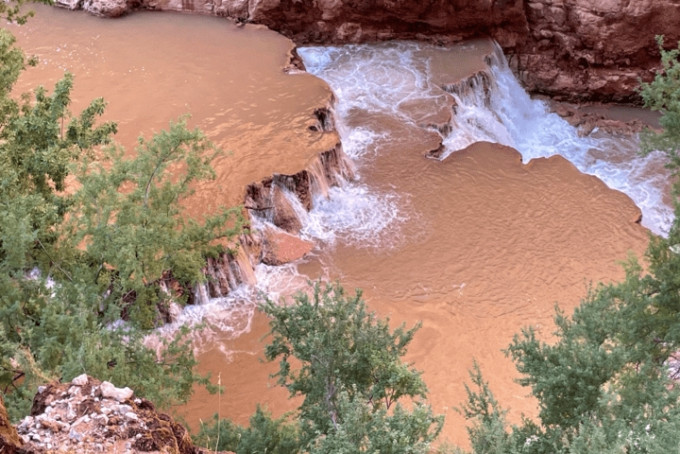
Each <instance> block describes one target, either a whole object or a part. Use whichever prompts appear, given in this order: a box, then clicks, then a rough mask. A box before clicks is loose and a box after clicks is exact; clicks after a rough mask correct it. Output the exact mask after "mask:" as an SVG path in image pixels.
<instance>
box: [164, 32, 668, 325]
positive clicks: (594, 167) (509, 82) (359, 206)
mask: <svg viewBox="0 0 680 454" xmlns="http://www.w3.org/2000/svg"><path fill="white" fill-rule="evenodd" d="M298 53H299V55H300V56H301V58H302V59H303V61H304V65H305V67H306V68H307V71H308V72H310V73H312V74H314V75H317V76H318V77H321V78H322V79H324V80H326V82H327V83H328V84H329V85H330V86H331V88H332V89H333V91H334V94H335V99H334V100H333V105H332V106H327V107H326V108H322V109H318V110H317V111H316V112H315V117H316V119H317V122H316V124H315V125H313V126H312V127H313V128H316V129H317V130H318V131H321V132H325V133H336V130H337V133H338V134H339V136H340V139H341V142H342V144H341V143H340V142H339V143H337V144H336V145H335V147H333V148H332V149H330V150H327V151H325V152H322V153H320V154H319V155H318V156H317V157H316V158H314V159H312V161H310V163H309V164H308V165H307V166H306V168H305V169H303V170H301V171H300V172H298V173H296V174H292V175H279V174H275V175H272V176H271V177H268V178H265V179H263V180H261V181H258V182H253V183H251V184H250V185H248V186H247V188H246V191H245V198H244V205H245V207H246V209H247V210H248V213H249V215H250V219H251V226H252V227H253V229H252V230H251V232H250V233H248V234H244V235H242V236H241V238H240V246H239V248H238V252H237V253H236V254H232V255H225V256H223V257H220V258H218V259H211V260H209V262H208V265H207V267H206V275H207V276H208V278H209V280H208V282H207V283H206V284H204V285H201V286H198V287H197V288H196V289H195V291H194V297H193V302H194V303H195V305H193V306H191V307H189V308H187V309H185V311H184V313H183V314H182V315H180V316H179V317H178V318H177V320H178V322H180V323H181V322H182V321H192V320H193V321H197V320H202V317H209V319H210V321H211V324H215V325H217V326H218V327H219V328H220V329H222V330H223V331H227V332H233V333H234V334H238V333H240V332H243V331H244V330H247V329H248V328H249V319H250V317H251V316H252V311H253V310H254V309H253V304H252V301H254V300H256V299H257V298H258V295H261V294H262V293H264V294H268V295H269V296H270V297H273V298H276V297H277V296H278V295H281V294H287V293H291V292H293V291H294V290H296V289H299V288H301V287H303V286H304V284H305V281H306V277H305V276H304V275H301V274H300V273H299V272H298V270H297V267H296V264H295V263H290V260H285V261H281V260H277V259H276V258H272V250H274V249H276V248H278V247H282V246H280V245H281V243H280V242H279V243H277V241H278V240H276V239H272V235H274V236H276V237H277V238H283V239H284V240H285V241H287V242H290V241H300V242H302V243H304V244H308V245H309V246H307V249H304V247H305V246H304V245H303V246H300V244H302V243H296V245H297V246H300V247H301V248H302V249H300V250H303V251H304V253H301V254H299V255H298V256H296V257H293V260H292V261H293V262H295V258H301V257H302V256H303V255H304V254H305V253H308V252H309V251H311V250H312V249H314V248H315V247H316V248H318V247H323V248H332V247H333V244H334V243H335V242H336V241H337V240H338V239H341V241H342V242H343V243H344V244H353V245H354V246H355V247H358V248H375V249H376V250H380V249H385V248H390V247H392V246H394V245H395V244H397V243H399V241H402V240H403V238H404V236H405V235H406V234H405V233H404V232H402V231H401V227H400V226H401V224H402V223H403V222H404V220H405V219H406V218H407V217H414V216H415V217H417V216H418V212H417V207H410V208H409V209H405V207H407V206H408V194H398V193H397V192H396V191H394V190H391V189H390V188H389V187H387V188H382V189H376V188H375V187H374V186H371V185H370V184H367V182H364V181H363V179H364V178H365V177H364V176H363V173H364V172H363V169H364V167H366V166H370V165H371V163H372V162H373V161H375V160H377V159H389V153H390V152H391V147H393V146H394V144H393V140H394V139H393V138H392V137H391V133H388V132H386V131H388V129H385V128H384V126H386V125H389V126H390V127H396V128H397V129H399V130H400V131H402V133H403V134H405V136H406V137H409V136H411V138H412V140H413V141H414V142H417V143H418V146H422V144H431V145H430V146H429V147H427V148H429V150H430V151H428V152H426V153H425V156H426V157H430V158H435V159H438V160H442V161H443V160H446V159H447V158H448V157H449V156H451V155H452V153H456V152H457V151H458V150H462V149H464V148H466V147H468V146H469V145H471V144H473V143H475V142H479V141H488V142H493V143H498V144H502V145H508V146H511V147H513V148H515V149H517V150H518V151H519V152H520V153H521V155H522V160H523V161H524V162H525V163H526V162H529V161H531V160H533V159H537V158H547V157H550V156H554V155H561V156H563V157H565V158H566V159H567V160H569V161H570V162H572V163H573V164H574V165H575V166H576V167H577V168H578V169H579V170H580V171H581V172H584V173H588V174H591V175H595V176H597V177H598V178H600V179H601V180H602V181H604V182H605V183H606V184H607V185H608V186H609V187H611V188H614V189H617V190H620V191H622V192H624V193H626V194H627V195H628V196H629V197H631V198H632V199H633V200H634V201H635V203H636V204H637V205H638V207H640V209H641V210H642V212H643V218H642V222H643V224H644V225H645V226H647V227H648V228H650V229H651V230H652V231H654V232H655V233H660V234H663V233H664V232H665V231H666V230H667V228H668V226H669V225H670V222H671V220H672V210H671V209H670V207H669V206H667V205H665V204H664V203H663V198H662V194H663V191H665V190H666V187H665V184H666V183H665V174H663V173H660V172H659V167H660V165H659V161H660V158H659V157H658V156H654V155H652V156H649V157H647V158H644V159H642V158H639V157H638V156H637V154H636V148H637V142H636V140H635V139H634V138H631V137H616V136H612V135H607V134H601V133H598V132H597V131H594V133H592V134H590V135H587V136H580V135H579V132H578V130H577V129H576V128H574V127H573V126H571V125H569V124H568V123H567V122H566V121H565V120H563V119H562V118H561V117H559V116H558V115H556V114H554V113H551V112H550V111H549V109H548V107H547V105H546V104H545V103H544V102H542V101H537V100H533V99H531V98H530V97H529V95H528V94H527V93H526V92H525V91H524V90H523V89H522V87H521V86H520V85H519V83H518V82H517V80H516V78H515V77H514V75H513V74H512V72H511V71H510V69H509V68H508V65H507V62H506V60H505V57H504V55H503V53H502V51H501V50H500V48H499V47H498V46H497V45H495V44H493V43H491V42H489V41H476V42H469V43H465V44H462V45H457V46H453V47H438V46H434V45H429V44H423V43H414V42H391V43H382V44H372V45H347V46H332V47H307V48H299V49H298ZM449 53H453V54H455V55H456V58H455V59H451V58H450V55H449ZM480 53H481V54H484V55H486V57H484V58H482V59H480V58H479V55H480ZM449 60H452V61H453V60H455V61H456V62H457V63H456V65H455V66H451V67H449V66H447V64H448V63H445V62H447V61H449ZM442 62H444V63H442ZM395 125H397V126H395ZM414 146H415V145H414ZM386 156H387V157H386ZM394 165H397V166H398V162H397V163H395V164H394ZM631 221H634V219H631ZM408 234H409V235H413V232H409V233H408ZM291 238H294V239H291ZM297 246H296V247H297ZM274 255H275V254H274ZM244 301H249V302H247V303H244ZM229 311H232V312H229ZM217 314H221V315H219V316H218V315H217Z"/></svg>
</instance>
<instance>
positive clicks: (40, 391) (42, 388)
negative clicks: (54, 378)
mask: <svg viewBox="0 0 680 454" xmlns="http://www.w3.org/2000/svg"><path fill="white" fill-rule="evenodd" d="M45 388H47V386H38V394H42V393H43V391H45Z"/></svg>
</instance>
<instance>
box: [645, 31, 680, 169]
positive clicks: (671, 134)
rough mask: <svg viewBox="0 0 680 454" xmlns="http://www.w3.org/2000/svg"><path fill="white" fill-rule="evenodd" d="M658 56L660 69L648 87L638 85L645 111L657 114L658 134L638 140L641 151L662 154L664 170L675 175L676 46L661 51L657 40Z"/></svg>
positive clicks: (679, 119) (679, 133)
mask: <svg viewBox="0 0 680 454" xmlns="http://www.w3.org/2000/svg"><path fill="white" fill-rule="evenodd" d="M656 39H657V42H658V44H659V50H660V52H661V65H662V69H661V70H660V71H659V72H657V74H656V76H655V77H654V80H653V81H652V82H650V83H642V84H641V86H640V95H641V96H642V99H643V101H644V103H645V107H648V108H650V109H652V110H654V111H658V112H660V113H661V119H660V124H661V127H662V131H661V132H659V133H655V132H652V131H647V132H646V133H645V134H644V135H643V137H642V139H643V140H642V151H643V152H644V153H649V152H650V151H652V150H660V151H663V152H664V153H665V154H666V156H667V157H668V166H669V167H670V168H672V169H674V170H676V171H677V169H678V168H679V167H680V156H679V155H678V148H679V147H678V145H679V144H680V142H679V141H678V138H680V91H679V90H678V87H679V86H680V62H679V61H678V57H679V56H680V43H679V45H678V48H676V49H671V50H664V48H663V36H657V38H656Z"/></svg>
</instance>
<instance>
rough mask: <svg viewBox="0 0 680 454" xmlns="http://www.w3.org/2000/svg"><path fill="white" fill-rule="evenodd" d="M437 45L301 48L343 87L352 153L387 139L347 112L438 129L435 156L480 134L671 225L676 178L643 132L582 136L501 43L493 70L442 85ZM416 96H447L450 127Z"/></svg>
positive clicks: (435, 100) (661, 226) (371, 149)
mask: <svg viewBox="0 0 680 454" xmlns="http://www.w3.org/2000/svg"><path fill="white" fill-rule="evenodd" d="M436 49H441V48H437V47H436V46H433V45H429V44H423V43H409V42H397V43H387V44H370V45H369V44H367V45H348V46H337V47H308V48H302V49H299V54H300V55H301V57H302V58H303V60H304V63H305V66H306V67H307V69H308V71H309V72H311V73H313V74H315V75H317V76H319V77H321V78H322V79H324V80H326V82H328V84H329V85H330V86H331V88H332V89H333V91H334V93H335V96H336V98H337V104H336V114H337V118H336V124H337V128H338V131H339V133H340V135H341V138H342V141H343V144H344V145H345V148H346V150H347V153H348V155H350V156H352V157H354V158H355V159H358V158H360V157H362V156H366V155H368V156H370V155H372V154H374V153H376V150H379V149H380V147H381V140H383V139H385V137H384V133H383V132H381V131H380V130H377V129H373V128H371V125H370V124H368V125H362V126H358V127H356V128H352V127H350V126H349V125H348V122H347V119H348V117H349V116H350V115H352V114H355V113H356V111H358V110H361V111H364V112H367V113H369V114H371V115H387V116H390V117H392V118H394V119H395V120H397V121H400V122H403V123H404V124H407V125H412V126H414V127H419V128H430V129H433V130H436V131H437V132H439V133H440V135H441V136H442V141H441V144H442V146H441V147H439V148H438V149H435V150H433V151H432V153H431V154H430V156H431V157H435V158H437V159H442V160H443V159H446V157H447V156H450V154H451V153H455V152H456V151H458V150H460V149H463V148H465V147H467V146H468V145H470V144H472V143H474V142H477V141H489V142H495V143H499V144H502V145H508V146H511V147H513V148H515V149H517V150H518V151H519V152H520V153H521V155H522V159H523V161H524V162H525V163H526V162H528V161H530V160H531V159H535V158H542V157H549V156H553V155H557V154H559V155H561V156H563V157H564V158H566V159H567V160H569V161H570V162H571V163H573V164H574V165H575V166H576V167H577V168H578V169H579V170H580V171H581V172H583V173H587V174H590V175H594V176H596V177H598V178H599V179H601V180H602V181H603V182H604V183H606V184H607V185H608V186H609V187H610V188H612V189H616V190H619V191H621V192H624V193H625V194H627V195H628V196H629V197H630V198H631V199H632V200H633V201H634V202H635V203H636V204H637V206H638V207H639V208H640V209H641V211H642V213H643V218H642V224H643V225H644V226H645V227H647V228H649V229H650V230H652V231H653V232H654V233H657V234H666V233H667V232H668V229H669V228H670V225H671V223H672V220H673V210H672V208H671V207H670V206H669V205H667V204H666V203H664V197H663V195H664V192H665V191H667V190H668V188H667V180H668V175H667V174H666V173H664V172H660V171H659V168H660V167H662V166H661V165H660V162H662V159H663V158H662V157H661V156H660V155H659V154H657V153H652V154H651V155H649V156H647V157H644V158H642V157H640V156H638V153H637V149H638V143H637V139H636V138H630V137H618V136H616V135H610V134H604V133H602V132H599V131H598V130H597V128H596V129H595V130H594V131H593V132H592V133H591V134H589V135H586V136H581V135H579V131H578V130H577V129H576V128H575V127H573V126H572V125H570V124H569V123H568V122H567V121H565V120H564V119H562V118H561V117H560V116H558V115H557V114H555V113H552V112H550V110H549V107H548V105H547V104H546V103H545V102H543V101H540V100H535V99H532V98H531V97H530V96H529V94H528V93H527V92H526V91H525V90H524V89H523V88H522V87H521V85H520V84H519V82H518V81H517V79H516V78H515V76H514V74H513V73H512V71H511V70H510V68H509V67H508V64H507V60H506V59H505V56H504V55H503V53H502V50H501V49H500V47H499V46H498V45H494V46H493V50H492V51H491V52H490V53H489V55H488V56H487V58H486V63H487V67H486V68H484V69H482V70H477V71H475V72H474V73H473V74H471V75H469V76H468V77H466V78H463V79H461V80H459V81H456V82H454V83H439V84H438V83H437V81H435V75H434V74H433V72H432V64H431V60H430V57H429V55H430V54H431V53H432V52H433V50H436ZM439 77H441V76H439ZM447 97H448V100H447V99H445V98H447ZM416 102H418V103H430V105H431V110H432V111H436V110H441V109H442V106H443V105H446V104H447V102H448V103H449V104H450V105H451V110H452V112H451V115H450V120H449V125H448V127H444V128H442V127H437V128H433V127H432V125H431V124H429V123H427V122H425V121H424V119H423V114H422V112H421V111H420V110H418V109H413V108H412V106H413V105H414V103H416ZM359 167H360V165H359ZM391 216H392V217H394V218H395V219H397V218H398V216H393V215H391Z"/></svg>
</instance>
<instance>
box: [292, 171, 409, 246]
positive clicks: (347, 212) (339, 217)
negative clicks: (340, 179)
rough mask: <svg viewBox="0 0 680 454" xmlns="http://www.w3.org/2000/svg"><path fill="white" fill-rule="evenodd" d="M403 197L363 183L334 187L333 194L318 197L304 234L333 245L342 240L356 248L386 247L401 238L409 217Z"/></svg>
mask: <svg viewBox="0 0 680 454" xmlns="http://www.w3.org/2000/svg"><path fill="white" fill-rule="evenodd" d="M403 198H404V197H402V196H399V195H397V194H396V193H395V192H378V191H375V190H372V189H370V188H369V187H368V186H366V185H363V184H359V183H348V184H345V185H343V186H340V187H333V188H331V190H330V193H329V197H328V198H323V197H319V198H317V199H315V200H314V209H313V210H312V211H311V212H310V213H309V217H308V221H307V223H306V224H305V226H304V228H303V230H302V234H303V236H305V237H307V238H310V239H314V240H317V241H321V242H322V243H324V245H325V246H332V245H334V244H335V243H336V241H338V239H341V240H342V241H343V242H344V243H345V244H350V245H352V246H354V247H370V248H386V247H390V246H395V245H396V244H397V243H398V242H399V241H400V236H399V229H398V227H399V225H400V224H401V223H403V222H404V221H405V220H406V218H405V217H404V216H405V215H404V214H403V212H402V210H401V209H400V208H399V207H400V206H403V203H402V201H403Z"/></svg>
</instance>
